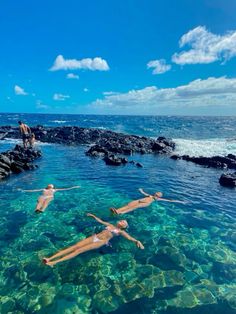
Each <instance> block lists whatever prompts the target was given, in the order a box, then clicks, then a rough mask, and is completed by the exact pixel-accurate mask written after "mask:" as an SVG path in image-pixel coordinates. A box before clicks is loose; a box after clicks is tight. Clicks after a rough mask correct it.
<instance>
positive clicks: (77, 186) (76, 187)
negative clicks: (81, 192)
mask: <svg viewBox="0 0 236 314" xmlns="http://www.w3.org/2000/svg"><path fill="white" fill-rule="evenodd" d="M78 188H80V186H79V185H76V186H72V187H71V188H61V189H55V191H68V190H73V189H78Z"/></svg>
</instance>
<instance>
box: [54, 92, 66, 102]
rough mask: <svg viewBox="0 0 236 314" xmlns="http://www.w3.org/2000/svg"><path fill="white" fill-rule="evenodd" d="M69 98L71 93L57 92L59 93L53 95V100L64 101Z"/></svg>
mask: <svg viewBox="0 0 236 314" xmlns="http://www.w3.org/2000/svg"><path fill="white" fill-rule="evenodd" d="M67 98H70V96H69V95H63V94H57V93H55V94H54V95H53V100H59V101H64V100H66V99H67Z"/></svg>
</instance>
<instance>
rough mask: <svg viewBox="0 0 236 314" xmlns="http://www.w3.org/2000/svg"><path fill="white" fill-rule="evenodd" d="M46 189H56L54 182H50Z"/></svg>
mask: <svg viewBox="0 0 236 314" xmlns="http://www.w3.org/2000/svg"><path fill="white" fill-rule="evenodd" d="M46 189H54V185H53V184H48V185H47V187H46Z"/></svg>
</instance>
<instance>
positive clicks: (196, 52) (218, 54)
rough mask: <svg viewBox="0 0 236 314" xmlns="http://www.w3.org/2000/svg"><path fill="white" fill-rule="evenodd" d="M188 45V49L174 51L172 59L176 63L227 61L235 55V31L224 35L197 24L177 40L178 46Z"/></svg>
mask: <svg viewBox="0 0 236 314" xmlns="http://www.w3.org/2000/svg"><path fill="white" fill-rule="evenodd" d="M186 45H189V46H190V49H189V50H184V51H181V52H179V53H175V54H174V55H173V56H172V61H173V62H174V63H176V64H180V65H184V64H197V63H212V62H215V61H219V60H220V61H223V62H225V61H227V60H229V59H231V58H233V57H235V56H236V31H231V32H228V33H226V34H225V35H216V34H213V33H211V32H210V31H208V30H207V29H206V27H204V26H198V27H196V28H194V29H192V30H190V31H189V32H188V33H186V34H184V35H183V36H182V37H181V39H180V42H179V46H180V48H183V47H184V46H186Z"/></svg>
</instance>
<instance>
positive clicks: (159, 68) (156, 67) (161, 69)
mask: <svg viewBox="0 0 236 314" xmlns="http://www.w3.org/2000/svg"><path fill="white" fill-rule="evenodd" d="M147 68H148V69H150V68H153V71H152V74H162V73H165V72H167V71H169V70H170V69H171V65H169V64H166V60H165V59H160V60H153V61H149V62H148V64H147Z"/></svg>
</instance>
